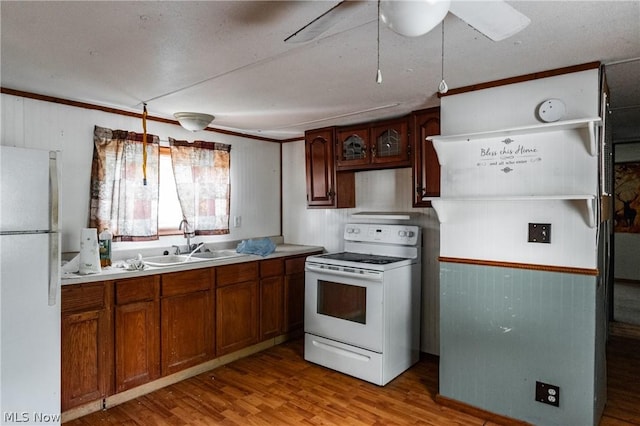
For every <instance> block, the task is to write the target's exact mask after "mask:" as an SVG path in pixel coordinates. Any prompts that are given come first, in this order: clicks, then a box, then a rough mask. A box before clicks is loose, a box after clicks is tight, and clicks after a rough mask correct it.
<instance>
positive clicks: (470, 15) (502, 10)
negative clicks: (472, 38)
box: [449, 1, 531, 41]
mask: <svg viewBox="0 0 640 426" xmlns="http://www.w3.org/2000/svg"><path fill="white" fill-rule="evenodd" d="M449 11H450V12H451V13H453V14H454V15H456V16H457V17H458V18H460V19H462V20H463V21H465V22H466V23H467V24H469V25H471V26H472V27H473V28H475V29H476V30H478V31H480V32H481V33H482V34H484V35H485V36H487V37H489V38H490V39H491V40H493V41H500V40H504V39H506V38H509V37H511V36H512V35H514V34H516V33H518V32H520V31H522V30H523V29H524V28H526V26H527V25H529V23H531V19H529V18H528V17H526V16H525V15H523V14H522V13H520V12H518V11H517V10H516V9H514V8H513V7H511V6H510V5H508V4H507V3H505V2H504V1H481V2H475V1H452V2H451V6H450V8H449Z"/></svg>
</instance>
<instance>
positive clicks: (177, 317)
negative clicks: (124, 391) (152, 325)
mask: <svg viewBox="0 0 640 426" xmlns="http://www.w3.org/2000/svg"><path fill="white" fill-rule="evenodd" d="M161 303H162V375H163V376H166V375H168V374H172V373H175V372H177V371H180V370H183V369H185V368H187V367H191V366H193V365H197V364H201V363H203V362H205V361H208V360H210V359H212V358H213V356H214V343H213V323H214V318H213V301H212V292H211V291H197V292H194V293H187V294H182V295H179V296H173V297H167V298H163V299H162V302H161Z"/></svg>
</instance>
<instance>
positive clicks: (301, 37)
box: [284, 0, 531, 43]
mask: <svg viewBox="0 0 640 426" xmlns="http://www.w3.org/2000/svg"><path fill="white" fill-rule="evenodd" d="M355 3H357V2H356V1H350V0H343V1H341V2H339V3H338V4H336V5H335V6H333V7H332V8H331V9H329V10H327V11H326V12H324V13H323V14H322V15H320V16H318V17H317V18H315V19H314V20H312V21H311V22H309V23H308V24H306V25H305V26H303V27H302V28H300V29H299V30H298V31H296V32H295V33H293V34H292V35H290V36H289V37H287V38H286V39H285V40H284V41H285V42H288V43H303V42H306V41H310V40H313V39H314V38H316V37H318V36H319V35H321V34H322V33H324V32H325V31H327V30H328V29H329V28H330V27H331V26H332V25H333V24H334V23H335V22H337V20H338V19H339V18H340V15H342V14H343V12H345V11H346V10H347V9H348V8H349V7H350V6H351V5H353V4H355ZM448 12H451V13H452V14H454V15H456V16H457V17H458V18H460V19H462V20H463V21H465V22H466V23H467V24H469V25H470V26H472V27H473V28H475V29H476V30H477V31H479V32H481V33H482V34H484V35H485V36H487V37H488V38H489V39H491V40H493V41H500V40H504V39H506V38H508V37H511V36H512V35H514V34H516V33H518V32H520V31H521V30H523V29H524V28H525V27H526V26H527V25H529V23H530V22H531V20H530V19H529V18H528V17H526V16H525V15H523V14H522V13H520V12H519V11H517V10H516V9H514V8H513V7H512V6H510V5H508V4H507V3H506V2H504V1H501V0H492V1H456V0H453V1H452V0H409V1H407V0H382V1H381V2H380V19H381V20H382V22H384V23H385V24H386V25H387V26H388V27H389V28H391V29H392V30H393V31H395V32H397V33H398V34H400V35H403V36H406V37H418V36H421V35H423V34H426V33H428V32H429V31H431V30H432V29H433V28H434V27H435V26H436V25H438V24H439V23H440V22H442V20H443V19H444V17H445V16H446V15H447V13H448Z"/></svg>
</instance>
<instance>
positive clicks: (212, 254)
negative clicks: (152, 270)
mask: <svg viewBox="0 0 640 426" xmlns="http://www.w3.org/2000/svg"><path fill="white" fill-rule="evenodd" d="M241 256H246V254H244V253H238V252H236V251H235V250H216V251H205V252H201V253H193V254H191V255H188V254H167V255H164V256H150V257H143V258H142V261H143V262H144V263H145V264H146V265H149V266H174V265H181V264H183V263H191V262H203V261H207V260H222V259H230V258H234V257H241Z"/></svg>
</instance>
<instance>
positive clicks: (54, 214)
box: [49, 151, 58, 232]
mask: <svg viewBox="0 0 640 426" xmlns="http://www.w3.org/2000/svg"><path fill="white" fill-rule="evenodd" d="M57 157H58V154H57V152H56V151H49V196H50V201H49V202H50V204H49V209H50V211H49V213H50V215H49V220H50V228H49V229H50V231H51V232H58V158H57Z"/></svg>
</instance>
